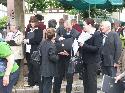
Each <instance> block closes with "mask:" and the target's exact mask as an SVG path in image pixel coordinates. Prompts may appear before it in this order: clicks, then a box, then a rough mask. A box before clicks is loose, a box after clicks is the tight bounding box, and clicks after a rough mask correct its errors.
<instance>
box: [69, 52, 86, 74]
mask: <svg viewBox="0 0 125 93" xmlns="http://www.w3.org/2000/svg"><path fill="white" fill-rule="evenodd" d="M73 55H74V53H73V50H71V58H70V60H69V66H68V73H80V72H82V71H83V68H84V66H83V60H82V57H81V56H76V55H74V56H73Z"/></svg>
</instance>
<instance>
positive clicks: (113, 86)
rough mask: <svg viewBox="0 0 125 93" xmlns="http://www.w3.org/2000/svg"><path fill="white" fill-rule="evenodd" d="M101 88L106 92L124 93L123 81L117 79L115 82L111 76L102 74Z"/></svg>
mask: <svg viewBox="0 0 125 93" xmlns="http://www.w3.org/2000/svg"><path fill="white" fill-rule="evenodd" d="M101 90H102V91H103V92H106V93H124V88H123V82H122V81H118V82H117V83H115V79H114V78H113V77H110V76H108V75H104V76H103V81H102V89H101Z"/></svg>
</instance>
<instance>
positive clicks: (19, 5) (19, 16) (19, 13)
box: [14, 0, 25, 87]
mask: <svg viewBox="0 0 125 93" xmlns="http://www.w3.org/2000/svg"><path fill="white" fill-rule="evenodd" d="M23 4H24V2H23V0H14V10H15V21H16V23H17V24H18V26H19V29H20V31H22V32H24V30H25V29H24V28H25V27H24V9H23V8H24V7H23ZM23 68H24V60H22V61H21V64H20V75H19V80H18V82H17V85H16V86H17V87H23V86H24V74H23V72H24V70H23Z"/></svg>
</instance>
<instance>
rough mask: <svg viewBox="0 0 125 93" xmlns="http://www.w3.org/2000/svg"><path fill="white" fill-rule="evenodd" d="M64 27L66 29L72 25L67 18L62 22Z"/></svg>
mask: <svg viewBox="0 0 125 93" xmlns="http://www.w3.org/2000/svg"><path fill="white" fill-rule="evenodd" d="M64 27H65V28H66V29H70V30H71V29H72V25H71V21H69V20H67V21H65V22H64Z"/></svg>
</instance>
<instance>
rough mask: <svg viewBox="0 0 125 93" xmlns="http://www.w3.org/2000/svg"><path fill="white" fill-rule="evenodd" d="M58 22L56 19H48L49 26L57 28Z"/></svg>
mask: <svg viewBox="0 0 125 93" xmlns="http://www.w3.org/2000/svg"><path fill="white" fill-rule="evenodd" d="M56 25H57V22H56V20H55V19H51V20H49V21H48V27H49V28H56Z"/></svg>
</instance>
